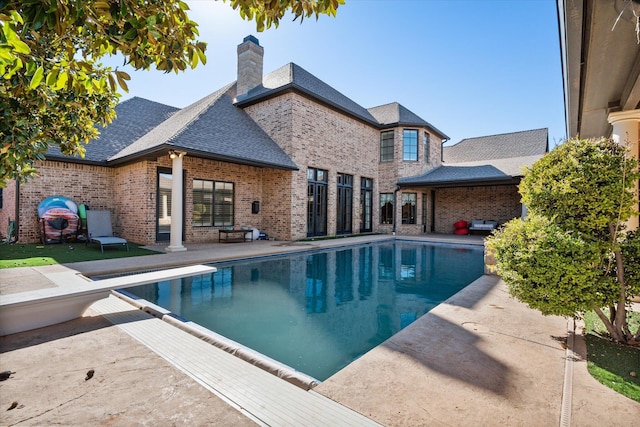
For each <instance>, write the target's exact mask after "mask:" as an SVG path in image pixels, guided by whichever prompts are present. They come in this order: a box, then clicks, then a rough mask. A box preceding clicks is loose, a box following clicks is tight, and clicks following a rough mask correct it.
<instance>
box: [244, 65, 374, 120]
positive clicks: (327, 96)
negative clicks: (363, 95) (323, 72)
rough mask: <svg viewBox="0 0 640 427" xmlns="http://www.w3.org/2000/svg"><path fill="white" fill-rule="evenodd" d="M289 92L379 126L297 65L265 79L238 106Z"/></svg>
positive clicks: (357, 105) (362, 111) (344, 98)
mask: <svg viewBox="0 0 640 427" xmlns="http://www.w3.org/2000/svg"><path fill="white" fill-rule="evenodd" d="M289 89H294V90H298V91H300V92H302V93H305V94H307V95H310V96H312V97H314V98H316V99H318V100H320V101H322V102H324V103H326V104H329V105H330V106H332V107H335V108H338V109H341V110H343V111H345V112H346V113H348V114H350V115H352V116H355V117H357V118H359V119H361V120H364V121H366V122H368V123H371V124H373V125H377V124H378V122H377V120H376V119H375V118H374V117H373V116H372V115H371V113H369V111H367V109H366V108H364V107H362V106H361V105H359V104H358V103H357V102H355V101H353V100H351V99H350V98H348V97H346V96H345V95H343V94H342V93H340V92H338V91H337V90H336V89H334V88H333V87H331V86H329V85H328V84H326V83H325V82H323V81H322V80H320V79H319V78H317V77H316V76H314V75H313V74H311V73H309V72H308V71H307V70H305V69H304V68H302V67H300V66H299V65H296V64H294V63H289V64H286V65H284V66H283V67H280V68H278V69H277V70H275V71H273V72H271V73H269V74H267V75H266V76H264V78H263V79H262V85H260V86H258V87H256V88H254V89H252V90H250V91H249V92H248V93H247V94H246V95H241V96H239V97H237V105H238V106H240V107H242V106H245V105H251V104H254V103H256V102H258V101H260V100H262V99H265V98H270V97H272V96H275V95H277V94H279V93H282V92H284V91H286V90H289Z"/></svg>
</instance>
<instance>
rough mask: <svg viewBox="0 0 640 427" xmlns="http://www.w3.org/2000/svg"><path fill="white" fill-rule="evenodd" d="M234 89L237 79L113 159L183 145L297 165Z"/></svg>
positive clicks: (241, 159)
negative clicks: (246, 108) (238, 105)
mask: <svg viewBox="0 0 640 427" xmlns="http://www.w3.org/2000/svg"><path fill="white" fill-rule="evenodd" d="M230 92H235V88H234V83H231V84H229V85H227V86H225V87H223V88H222V89H220V90H218V91H216V92H214V93H212V94H211V95H208V96H206V97H204V98H202V99H200V100H199V101H196V102H195V103H193V104H191V105H189V106H188V107H186V108H184V109H182V110H180V111H178V112H177V113H175V114H174V115H173V116H171V117H170V118H169V119H167V120H165V121H164V122H162V123H161V124H159V125H158V126H157V127H156V128H154V129H153V130H151V131H150V132H148V133H147V134H145V135H144V136H142V137H141V138H139V139H138V140H136V141H135V142H134V143H133V144H131V145H129V146H128V147H125V148H124V149H122V150H121V151H120V152H118V153H117V154H116V155H114V156H112V157H110V158H109V161H111V162H116V163H118V162H123V161H127V160H128V159H130V158H132V157H138V156H140V155H143V154H151V153H158V152H166V151H167V150H169V149H176V150H180V149H183V150H185V151H188V152H189V153H191V154H196V155H198V156H199V157H204V158H210V159H216V160H223V161H228V162H233V163H241V164H248V165H254V166H267V167H274V168H280V169H294V170H295V169H297V168H298V167H297V166H296V164H295V163H294V162H293V161H292V160H291V158H290V157H289V156H288V155H287V154H286V153H285V152H284V151H283V150H282V148H280V146H278V145H277V144H276V143H275V142H274V141H273V140H272V139H271V138H270V137H269V136H268V135H267V134H266V133H265V132H264V131H263V130H262V129H261V128H260V126H258V125H257V124H256V123H255V122H254V121H253V120H252V119H251V117H249V115H248V114H247V113H245V112H244V111H243V110H241V109H239V108H236V107H235V106H234V105H233V100H232V99H231V97H230V95H229V93H230Z"/></svg>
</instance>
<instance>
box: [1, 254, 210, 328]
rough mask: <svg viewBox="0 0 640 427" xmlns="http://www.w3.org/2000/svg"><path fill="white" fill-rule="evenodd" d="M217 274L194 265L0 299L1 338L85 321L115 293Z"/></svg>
mask: <svg viewBox="0 0 640 427" xmlns="http://www.w3.org/2000/svg"><path fill="white" fill-rule="evenodd" d="M215 271H216V268H215V267H210V266H206V265H191V266H187V267H178V268H171V269H167V270H159V271H152V272H147V273H141V274H132V275H129V276H121V277H114V278H110V279H105V280H100V281H88V282H86V283H75V284H72V285H69V286H60V287H55V288H46V289H38V290H34V291H29V292H21V293H16V294H9V295H3V296H2V297H1V298H0V336H4V335H9V334H15V333H18V332H24V331H29V330H31V329H37V328H42V327H45V326H50V325H55V324H57V323H62V322H66V321H68V320H72V319H76V318H78V317H81V316H82V314H83V313H84V312H85V310H86V309H87V308H88V307H89V306H90V305H91V304H93V303H94V302H96V301H98V300H101V299H104V298H107V297H108V296H109V294H110V293H111V291H112V290H115V289H122V288H129V287H131V286H139V285H146V284H149V283H155V282H159V281H164V280H173V279H180V278H182V277H187V276H193V275H197V274H208V273H213V272H215Z"/></svg>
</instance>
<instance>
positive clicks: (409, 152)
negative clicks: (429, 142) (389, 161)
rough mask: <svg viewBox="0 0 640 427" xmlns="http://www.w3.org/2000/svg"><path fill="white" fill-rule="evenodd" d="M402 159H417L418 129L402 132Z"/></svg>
mask: <svg viewBox="0 0 640 427" xmlns="http://www.w3.org/2000/svg"><path fill="white" fill-rule="evenodd" d="M402 160H413V161H416V160H418V131H417V130H415V129H405V130H404V131H403V132H402Z"/></svg>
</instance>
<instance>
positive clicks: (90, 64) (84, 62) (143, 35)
mask: <svg viewBox="0 0 640 427" xmlns="http://www.w3.org/2000/svg"><path fill="white" fill-rule="evenodd" d="M225 1H226V0H225ZM229 2H230V5H231V6H232V7H233V8H234V9H237V10H239V12H240V15H241V16H242V17H243V18H245V19H249V20H254V21H255V22H256V26H257V29H258V31H262V30H263V29H264V28H269V27H270V26H271V25H276V26H277V25H278V23H279V21H280V19H282V18H283V17H284V16H285V13H286V12H287V11H290V12H291V13H292V15H293V17H294V19H295V18H301V19H303V18H305V17H310V16H313V15H315V16H316V18H317V17H318V15H319V14H327V15H332V16H334V15H335V13H336V10H337V8H338V6H339V4H343V3H344V0H278V1H270V0H229ZM188 10H189V7H188V6H187V4H186V3H184V2H183V1H180V0H157V1H149V0H8V1H7V0H0V26H1V31H0V76H1V78H0V110H1V112H0V138H1V140H2V145H1V148H0V187H2V186H4V185H5V183H6V181H7V180H8V179H19V180H24V179H26V178H28V177H30V176H33V175H34V174H35V173H36V170H35V168H34V163H35V162H36V161H37V160H41V159H44V154H45V153H46V152H47V150H48V149H49V148H52V147H58V148H59V149H60V151H61V152H62V153H63V154H65V155H79V156H83V155H84V144H85V143H87V142H89V141H90V140H93V139H95V138H96V137H97V136H98V134H99V132H98V128H97V125H101V126H105V125H107V124H108V123H110V122H111V121H112V120H113V118H114V117H115V110H114V108H115V106H116V104H117V102H118V98H119V94H118V86H119V87H120V88H121V89H123V90H125V91H126V90H127V83H126V82H127V80H129V76H128V75H127V74H126V73H125V72H123V71H119V70H117V69H116V70H113V69H111V68H110V67H104V66H103V65H102V64H101V63H100V60H101V58H103V57H104V56H106V55H114V54H121V55H122V56H123V57H124V61H125V63H127V64H130V65H131V66H133V68H135V69H150V68H151V67H152V66H155V68H156V69H158V70H160V71H163V72H179V71H182V70H185V69H186V68H188V67H191V68H193V67H196V66H197V65H198V63H199V62H203V63H204V62H205V61H206V57H205V54H204V52H205V49H206V44H205V43H203V42H199V41H198V40H197V36H198V29H197V23H195V22H194V21H192V20H191V19H189V16H188V15H187V11H188ZM98 143H99V142H98Z"/></svg>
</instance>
